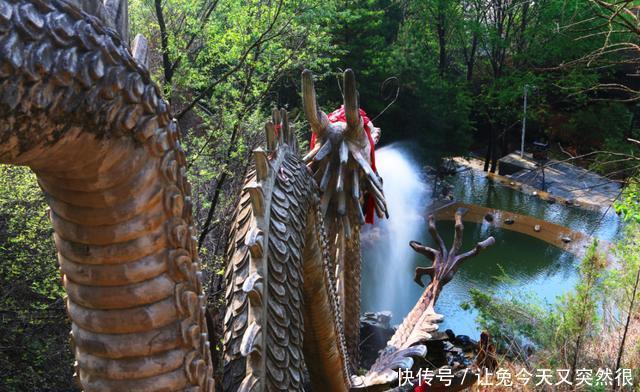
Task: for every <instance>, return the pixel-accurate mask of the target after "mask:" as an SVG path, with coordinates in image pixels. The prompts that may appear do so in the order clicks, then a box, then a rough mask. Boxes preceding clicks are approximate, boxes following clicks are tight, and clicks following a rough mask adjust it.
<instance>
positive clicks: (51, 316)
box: [0, 165, 76, 391]
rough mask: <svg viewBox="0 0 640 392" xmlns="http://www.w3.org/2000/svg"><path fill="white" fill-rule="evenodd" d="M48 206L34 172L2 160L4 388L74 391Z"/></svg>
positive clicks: (0, 363) (0, 360) (0, 384)
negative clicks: (8, 165)
mask: <svg viewBox="0 0 640 392" xmlns="http://www.w3.org/2000/svg"><path fill="white" fill-rule="evenodd" d="M52 233H53V230H52V228H51V224H50V222H49V218H48V213H47V205H46V202H45V199H44V196H43V194H42V191H41V190H40V188H39V187H38V184H37V182H36V180H35V176H34V175H33V173H31V171H29V170H28V169H26V168H24V167H7V166H3V165H0V326H1V327H0V329H1V330H2V334H0V346H1V347H2V349H1V350H0V389H2V390H3V391H42V390H61V389H64V390H75V389H76V388H75V386H74V385H73V384H72V377H71V375H72V374H73V369H72V363H73V358H72V355H71V352H70V349H69V344H68V338H67V336H68V332H69V328H70V326H69V323H68V321H67V318H66V312H65V310H64V304H63V300H62V297H63V288H62V285H61V282H60V273H59V271H58V268H57V261H56V252H55V249H54V245H53V241H52Z"/></svg>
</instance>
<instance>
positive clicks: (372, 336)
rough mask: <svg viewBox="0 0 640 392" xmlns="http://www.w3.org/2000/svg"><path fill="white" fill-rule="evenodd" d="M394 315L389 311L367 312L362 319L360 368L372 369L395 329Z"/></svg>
mask: <svg viewBox="0 0 640 392" xmlns="http://www.w3.org/2000/svg"><path fill="white" fill-rule="evenodd" d="M391 318H392V314H391V312H389V311H383V312H375V313H374V312H366V313H364V315H363V316H362V317H361V318H360V350H361V351H360V367H361V368H364V369H369V368H371V365H373V363H374V362H375V360H376V359H377V358H378V352H379V351H380V350H382V349H383V348H384V347H385V346H386V345H387V342H388V341H389V339H390V338H391V336H393V334H394V333H395V328H391V326H390V324H391Z"/></svg>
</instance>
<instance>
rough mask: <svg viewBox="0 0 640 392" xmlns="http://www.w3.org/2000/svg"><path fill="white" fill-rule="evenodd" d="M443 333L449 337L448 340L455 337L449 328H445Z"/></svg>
mask: <svg viewBox="0 0 640 392" xmlns="http://www.w3.org/2000/svg"><path fill="white" fill-rule="evenodd" d="M444 333H446V334H447V336H448V337H449V340H455V339H456V334H455V333H453V331H452V330H451V329H447V330H446V331H444Z"/></svg>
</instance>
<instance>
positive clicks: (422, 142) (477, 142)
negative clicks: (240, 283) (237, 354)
mask: <svg viewBox="0 0 640 392" xmlns="http://www.w3.org/2000/svg"><path fill="white" fill-rule="evenodd" d="M129 9H130V24H131V29H132V33H133V34H132V37H133V36H135V34H137V33H140V34H143V35H144V36H145V37H146V38H147V39H148V40H149V43H150V47H151V50H150V64H151V71H152V74H153V76H154V78H155V80H156V82H157V83H158V84H159V85H160V86H161V87H162V89H163V90H164V93H165V97H166V98H167V99H168V100H169V102H170V104H171V106H172V109H173V112H174V114H175V116H176V118H177V119H178V120H179V123H180V126H181V130H182V135H183V143H184V147H185V150H186V152H187V157H188V162H189V177H190V179H191V182H192V184H193V194H194V213H195V218H196V222H197V224H198V228H199V232H200V233H201V234H200V238H199V246H200V253H201V256H202V259H203V266H204V268H205V269H206V271H207V273H208V279H207V283H208V285H207V290H208V294H209V300H210V307H211V310H212V314H220V312H217V311H216V309H218V308H219V307H220V306H221V300H222V298H221V294H222V292H223V287H222V285H223V282H222V279H221V276H222V272H223V264H222V262H223V256H224V250H225V243H226V234H227V229H228V227H229V219H230V217H231V215H232V214H231V210H232V209H233V208H234V206H235V202H236V197H237V195H238V191H239V187H240V186H241V182H242V178H243V172H244V170H245V168H246V166H247V164H248V157H249V153H250V151H251V150H252V149H253V148H255V147H256V146H258V145H260V144H262V143H263V131H262V130H263V124H264V122H265V120H266V119H267V118H268V116H269V113H270V111H271V109H272V108H273V107H276V106H278V107H286V108H287V109H288V110H290V112H291V117H292V118H293V119H294V123H295V124H296V128H297V129H298V131H299V132H298V135H299V137H300V141H301V143H302V144H304V143H306V141H307V140H308V137H309V131H308V129H307V128H306V126H305V122H304V118H303V115H301V111H300V109H299V108H300V90H301V88H300V73H301V71H302V70H303V69H304V68H308V69H311V70H312V71H313V72H314V73H315V75H316V76H317V82H316V89H317V91H318V93H319V103H320V105H321V106H322V107H323V109H324V110H325V111H331V110H333V109H335V108H336V107H337V106H338V105H339V102H341V101H342V99H341V96H340V83H339V78H338V77H337V75H339V73H340V70H342V69H345V68H352V69H354V71H355V72H356V76H357V80H358V83H359V92H360V102H361V105H362V107H363V108H364V109H365V110H366V111H367V113H368V114H369V116H370V117H371V118H372V119H374V123H375V124H376V125H377V126H379V127H381V128H382V140H381V143H382V144H387V143H391V142H393V141H396V140H406V139H410V140H412V141H413V142H414V144H416V145H417V146H418V147H419V148H420V149H421V151H422V156H423V157H424V159H425V162H429V163H430V164H432V165H438V164H439V162H440V159H441V158H442V157H448V156H456V155H469V154H476V155H479V156H481V157H483V158H484V159H486V161H487V170H494V169H495V161H496V160H497V159H498V158H499V157H501V156H503V155H505V154H507V153H509V152H511V151H514V150H515V149H517V148H519V140H520V139H519V138H520V127H521V124H522V104H523V92H524V90H525V89H527V91H528V100H529V107H528V113H527V132H528V133H527V135H528V137H527V142H528V143H531V142H532V141H534V140H548V141H550V143H551V145H552V146H553V149H554V150H557V153H558V154H569V155H572V156H574V157H575V156H582V155H584V156H585V158H584V159H579V160H577V161H578V162H579V163H580V164H583V165H586V166H590V167H592V168H594V169H596V170H599V171H600V172H601V173H603V174H604V175H606V176H609V177H610V178H612V179H615V180H619V181H622V182H624V183H625V184H627V185H629V187H628V188H627V189H628V190H627V192H626V193H625V194H624V195H623V197H621V200H622V202H620V204H619V206H618V208H619V210H620V211H623V212H625V213H626V214H627V216H631V217H635V218H637V217H638V216H640V215H639V214H638V211H639V210H638V208H637V203H638V199H637V185H636V182H635V176H636V174H637V170H638V168H639V167H640V165H639V164H638V160H637V159H636V158H635V157H636V156H637V154H638V147H639V145H638V143H637V142H636V141H637V140H638V139H640V127H639V121H638V120H639V118H638V117H637V114H638V106H637V104H636V102H637V100H638V98H640V95H639V94H638V92H637V91H636V90H637V88H640V86H639V85H638V84H639V83H638V77H637V76H638V75H637V73H638V66H639V61H638V60H639V59H640V57H639V56H640V52H639V51H638V49H639V47H638V46H637V45H638V44H639V43H640V42H639V40H638V36H639V34H640V25H639V24H638V19H637V18H638V15H639V13H640V8H638V7H635V6H634V3H633V2H625V1H622V2H620V1H605V0H536V1H533V0H458V1H454V0H416V1H409V0H323V1H317V0H251V1H236V0H164V1H161V0H155V1H151V0H131V1H129ZM594 152H595V153H594ZM565 157H566V155H565ZM620 157H623V158H620ZM216 321H220V320H216ZM0 323H1V324H0V327H1V330H2V333H1V334H0V389H1V390H9V391H32V390H40V391H41V390H49V391H63V390H64V391H67V390H74V389H75V388H76V387H75V386H74V385H72V384H71V381H70V380H71V379H72V377H71V375H72V374H73V368H72V364H73V358H72V355H71V352H70V349H69V348H68V344H67V343H68V339H67V334H68V330H69V325H68V321H67V319H66V315H65V311H64V305H63V290H62V287H61V284H60V279H59V272H58V269H57V263H56V256H55V249H54V246H53V241H52V229H51V226H50V224H49V221H48V217H47V207H46V203H45V201H44V198H43V196H42V193H41V192H40V189H39V187H38V185H37V182H36V180H35V177H34V176H33V174H31V173H30V172H29V171H28V170H26V169H23V168H16V167H3V166H0ZM220 324H221V323H218V325H220ZM217 332H218V333H219V331H217ZM215 336H217V337H218V339H219V336H220V335H219V334H218V335H215ZM215 336H214V337H215ZM216 343H218V345H219V340H218V341H216Z"/></svg>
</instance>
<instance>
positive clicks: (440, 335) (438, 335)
mask: <svg viewBox="0 0 640 392" xmlns="http://www.w3.org/2000/svg"><path fill="white" fill-rule="evenodd" d="M429 334H430V335H431V339H429V340H436V341H445V340H452V339H453V338H455V335H454V336H453V338H452V337H451V336H449V334H447V332H446V331H445V332H440V331H435V332H429Z"/></svg>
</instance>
